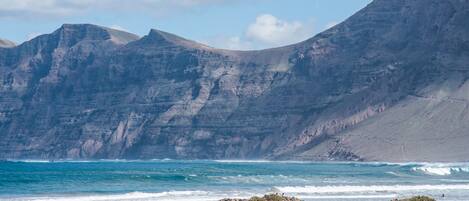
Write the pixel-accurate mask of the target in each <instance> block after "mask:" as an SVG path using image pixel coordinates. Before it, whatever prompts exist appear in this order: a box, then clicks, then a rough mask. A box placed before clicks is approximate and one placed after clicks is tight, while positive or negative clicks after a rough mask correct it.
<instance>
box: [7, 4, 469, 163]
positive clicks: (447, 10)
mask: <svg viewBox="0 0 469 201" xmlns="http://www.w3.org/2000/svg"><path fill="white" fill-rule="evenodd" d="M468 10H469V1H467V0H447V1H440V0H428V1H427V0H375V1H374V2H373V3H371V4H370V5H368V6H367V7H366V8H364V9H363V10H361V11H360V12H358V13H357V14H355V15H354V16H352V17H350V18H349V19H348V20H346V21H345V22H343V23H341V24H339V25H338V26H336V27H334V28H332V29H329V30H327V31H325V32H323V33H321V34H319V35H317V36H316V37H314V38H311V39H309V40H307V41H304V42H302V43H298V44H295V45H291V46H287V47H281V48H275V49H268V50H261V51H229V50H219V49H214V48H211V47H207V46H205V45H202V44H198V43H196V42H193V41H190V40H186V39H183V38H180V37H178V36H175V35H172V34H169V33H165V32H162V31H158V30H151V31H150V33H149V34H148V35H146V36H144V37H142V38H139V37H137V36H135V35H133V34H129V33H125V32H121V31H116V30H112V29H108V28H104V27H99V26H95V25H64V26H62V27H61V28H60V29H58V30H57V31H55V32H54V33H51V34H48V35H42V36H39V37H38V38H35V39H33V40H31V41H28V42H25V43H23V44H21V45H19V46H16V47H12V48H0V136H1V138H2V139H3V140H2V141H0V158H210V159H229V158H236V159H240V158H246V159H255V158H268V159H301V160H391V161H421V160H422V161H423V160H425V161H456V160H457V161H462V160H468V159H469V158H468V157H467V156H469V151H467V150H465V149H464V145H465V144H467V143H468V142H469V133H468V132H467V129H466V127H467V124H466V123H465V122H467V120H468V119H469V117H468V116H469V112H468V110H466V109H467V105H468V98H469V96H467V95H465V94H468V92H469V91H467V89H468V88H467V87H466V85H467V84H466V80H467V77H468V73H467V72H468V70H469V67H468V64H469V23H468V22H469V21H467V20H466V19H469V12H468ZM445 150H448V151H446V152H445Z"/></svg>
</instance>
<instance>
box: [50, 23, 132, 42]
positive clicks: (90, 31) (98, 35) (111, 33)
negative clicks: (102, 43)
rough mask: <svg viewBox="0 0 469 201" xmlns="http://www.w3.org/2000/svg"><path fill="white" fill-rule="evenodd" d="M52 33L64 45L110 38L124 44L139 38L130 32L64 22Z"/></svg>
mask: <svg viewBox="0 0 469 201" xmlns="http://www.w3.org/2000/svg"><path fill="white" fill-rule="evenodd" d="M53 34H56V35H58V37H59V38H60V39H61V41H62V42H63V45H65V46H72V45H74V44H76V43H77V42H79V41H83V40H91V41H99V40H110V41H112V42H114V43H117V44H126V43H128V42H131V41H135V40H138V39H139V36H137V35H135V34H132V33H127V32H124V31H120V30H115V29H111V28H107V27H102V26H98V25H93V24H64V25H62V26H61V27H60V28H59V29H58V30H57V31H55V32H54V33H53Z"/></svg>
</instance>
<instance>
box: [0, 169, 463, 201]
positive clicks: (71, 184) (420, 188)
mask: <svg viewBox="0 0 469 201" xmlns="http://www.w3.org/2000/svg"><path fill="white" fill-rule="evenodd" d="M270 192H273V193H285V194H286V195H291V196H297V197H299V198H302V199H304V200H327V201H334V200H340V201H347V200H354V201H355V200H378V201H379V200H391V199H393V198H397V197H405V196H409V195H415V194H423V195H431V196H434V197H437V198H438V200H469V164H466V163H459V164H417V163H415V164H411V163H409V164H388V163H306V162H269V161H178V160H152V161H54V162H49V161H3V162H0V200H16V201H18V200H159V201H160V200H161V201H165V200H168V201H169V200H172V201H173V200H176V201H177V200H186V201H187V200H218V199H221V198H225V197H236V198H247V197H250V196H252V195H262V194H265V193H270ZM442 194H445V197H441V196H442Z"/></svg>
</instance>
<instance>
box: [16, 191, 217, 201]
mask: <svg viewBox="0 0 469 201" xmlns="http://www.w3.org/2000/svg"><path fill="white" fill-rule="evenodd" d="M222 198H225V197H224V195H223V194H217V193H213V192H207V191H168V192H161V193H144V192H131V193H125V194H113V195H80V196H57V197H54V196H48V197H27V198H18V199H14V200H18V201H19V200H31V201H114V200H120V201H126V200H138V201H147V200H148V201H149V200H158V201H211V200H219V199H222Z"/></svg>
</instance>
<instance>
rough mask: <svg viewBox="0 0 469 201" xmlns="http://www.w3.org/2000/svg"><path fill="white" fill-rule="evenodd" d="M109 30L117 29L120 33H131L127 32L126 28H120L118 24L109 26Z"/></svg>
mask: <svg viewBox="0 0 469 201" xmlns="http://www.w3.org/2000/svg"><path fill="white" fill-rule="evenodd" d="M109 28H111V29H115V30H119V31H125V32H130V31H129V30H127V29H126V28H124V27H121V26H119V25H117V24H114V25H111V26H109Z"/></svg>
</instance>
